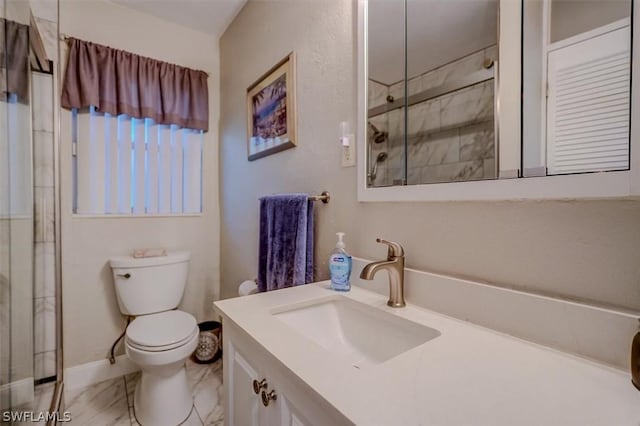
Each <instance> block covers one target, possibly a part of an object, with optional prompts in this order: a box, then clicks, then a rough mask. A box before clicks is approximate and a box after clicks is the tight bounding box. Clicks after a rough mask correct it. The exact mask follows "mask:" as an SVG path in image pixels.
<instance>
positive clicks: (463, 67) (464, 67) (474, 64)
mask: <svg viewBox="0 0 640 426" xmlns="http://www.w3.org/2000/svg"><path fill="white" fill-rule="evenodd" d="M483 62H484V50H480V51H478V52H475V53H472V54H471V55H468V56H465V57H464V58H460V59H458V60H457V61H455V62H451V63H449V64H446V65H444V66H443V67H442V68H441V69H442V71H443V72H444V73H445V77H444V82H445V83H446V82H448V81H451V80H458V79H460V78H462V77H466V76H468V75H469V74H473V73H474V72H476V71H480V70H482V69H483Z"/></svg>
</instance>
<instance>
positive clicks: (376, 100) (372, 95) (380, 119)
mask: <svg viewBox="0 0 640 426" xmlns="http://www.w3.org/2000/svg"><path fill="white" fill-rule="evenodd" d="M367 92H368V103H367V107H368V108H374V107H377V106H380V105H384V104H386V103H387V96H389V86H387V85H385V84H382V83H378V82H377V81H374V80H369V84H368V89H367ZM368 123H369V125H368V126H367V140H368V146H369V147H370V153H369V156H368V161H369V163H368V165H367V167H368V174H369V173H370V172H371V171H372V167H373V164H374V162H375V159H376V158H377V156H378V154H380V153H382V152H387V151H388V138H387V139H385V140H384V141H383V142H379V143H375V142H374V129H373V127H375V128H376V129H378V130H379V131H381V132H387V134H388V132H389V113H385V114H380V115H377V116H375V117H371V118H370V119H369V120H368ZM387 154H388V153H387ZM388 165H389V161H383V162H380V163H378V167H377V172H376V177H375V179H373V180H372V184H373V185H374V186H383V185H385V184H386V182H387V180H388V179H387V170H388Z"/></svg>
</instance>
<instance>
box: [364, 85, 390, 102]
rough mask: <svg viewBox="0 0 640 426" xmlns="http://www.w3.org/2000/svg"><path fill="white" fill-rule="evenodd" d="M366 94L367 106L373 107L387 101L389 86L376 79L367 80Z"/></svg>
mask: <svg viewBox="0 0 640 426" xmlns="http://www.w3.org/2000/svg"><path fill="white" fill-rule="evenodd" d="M367 94H368V105H367V107H368V108H373V107H376V106H379V105H384V104H386V103H387V95H388V94H389V87H387V86H386V85H384V84H381V83H378V82H377V81H373V80H369V84H368V87H367Z"/></svg>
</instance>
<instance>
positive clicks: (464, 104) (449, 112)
mask: <svg viewBox="0 0 640 426" xmlns="http://www.w3.org/2000/svg"><path fill="white" fill-rule="evenodd" d="M493 110H494V106H493V82H486V83H481V84H477V85H475V86H472V87H469V88H467V89H463V90H460V91H458V92H455V93H452V94H450V95H446V96H443V97H442V98H441V116H440V119H441V125H442V127H447V126H454V125H456V126H463V125H468V124H470V123H473V122H477V121H481V120H486V119H488V118H490V117H493Z"/></svg>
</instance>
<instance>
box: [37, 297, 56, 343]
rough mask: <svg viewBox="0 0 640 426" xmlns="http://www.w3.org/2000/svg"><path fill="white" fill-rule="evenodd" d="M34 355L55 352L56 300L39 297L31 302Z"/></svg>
mask: <svg viewBox="0 0 640 426" xmlns="http://www.w3.org/2000/svg"><path fill="white" fill-rule="evenodd" d="M33 304H34V321H33V328H34V329H33V345H34V346H33V350H34V353H40V352H46V351H55V350H56V299H55V298H54V297H39V298H37V299H34V300H33Z"/></svg>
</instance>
